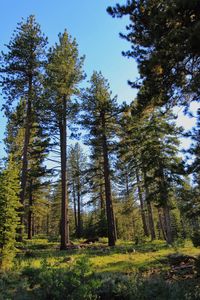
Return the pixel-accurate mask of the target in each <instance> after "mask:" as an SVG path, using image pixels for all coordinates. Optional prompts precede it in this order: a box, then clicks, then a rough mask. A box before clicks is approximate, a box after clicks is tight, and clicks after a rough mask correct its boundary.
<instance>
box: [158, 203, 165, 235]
mask: <svg viewBox="0 0 200 300" xmlns="http://www.w3.org/2000/svg"><path fill="white" fill-rule="evenodd" d="M158 219H159V224H160V228H161V231H162V235H163V238H164V239H165V240H166V239H167V238H166V233H165V225H164V220H163V214H162V210H161V208H160V207H158Z"/></svg>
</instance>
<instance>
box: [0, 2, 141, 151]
mask: <svg viewBox="0 0 200 300" xmlns="http://www.w3.org/2000/svg"><path fill="white" fill-rule="evenodd" d="M115 3H116V1H112V0H109V1H107V0H84V1H83V0H74V1H69V0H57V1H55V0H6V1H2V3H1V18H0V50H5V49H6V48H5V47H4V44H7V43H8V42H9V40H10V37H11V35H12V34H13V31H14V29H15V28H16V25H17V23H18V22H20V21H21V19H22V17H23V18H25V19H26V18H27V17H28V16H29V15H30V14H34V15H35V16H36V20H37V22H38V23H39V24H40V25H41V29H42V31H43V32H44V33H45V34H46V35H47V36H48V39H49V44H50V45H52V44H54V43H55V42H56V41H57V36H58V33H59V32H63V31H64V29H65V28H66V29H67V31H68V32H69V33H70V34H71V35H72V37H74V38H76V40H77V43H78V45H79V51H80V54H81V55H83V54H84V55H86V60H85V65H84V70H85V72H86V74H87V79H89V78H90V76H91V74H92V72H93V70H97V71H102V73H103V75H104V76H105V78H107V79H108V80H109V83H110V87H111V90H112V91H113V94H114V95H115V94H117V95H118V99H119V102H122V101H125V100H127V101H129V102H130V100H133V99H134V96H135V91H134V90H133V89H131V88H130V87H129V86H128V85H127V80H128V79H134V78H136V77H137V68H136V64H135V63H134V61H133V60H128V59H127V58H124V57H122V55H121V51H122V50H126V49H128V47H129V45H128V43H127V42H126V41H123V40H122V39H120V38H119V32H121V31H123V30H124V28H125V24H126V20H121V19H119V20H115V19H112V18H111V17H110V16H109V15H108V14H107V12H106V8H107V6H108V5H112V4H113V5H114V4H115ZM0 103H1V104H2V98H1V99H0ZM0 118H1V122H0V140H2V138H3V133H4V131H5V122H6V120H5V118H3V117H2V113H0ZM2 149H3V145H2V144H0V157H1V156H2Z"/></svg>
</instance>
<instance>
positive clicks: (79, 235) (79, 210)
mask: <svg viewBox="0 0 200 300" xmlns="http://www.w3.org/2000/svg"><path fill="white" fill-rule="evenodd" d="M79 181H80V180H79V178H78V185H77V202H78V203H77V204H78V211H77V213H78V224H77V225H78V226H77V237H78V238H80V237H81V234H82V220H81V195H80V182H79Z"/></svg>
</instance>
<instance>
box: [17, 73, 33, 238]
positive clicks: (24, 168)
mask: <svg viewBox="0 0 200 300" xmlns="http://www.w3.org/2000/svg"><path fill="white" fill-rule="evenodd" d="M31 102H32V76H30V77H29V92H28V102H27V110H26V121H25V136H24V146H23V154H22V172H21V192H20V202H21V204H22V207H21V209H20V227H19V229H18V241H19V242H22V240H23V223H24V202H25V195H26V185H27V170H28V146H29V141H30V132H31V119H32V112H31V110H32V104H31Z"/></svg>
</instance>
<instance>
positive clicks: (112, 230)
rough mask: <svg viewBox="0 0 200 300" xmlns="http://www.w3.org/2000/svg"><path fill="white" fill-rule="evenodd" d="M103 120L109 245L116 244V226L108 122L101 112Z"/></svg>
mask: <svg viewBox="0 0 200 300" xmlns="http://www.w3.org/2000/svg"><path fill="white" fill-rule="evenodd" d="M101 120H102V129H103V135H102V146H103V167H104V181H105V197H106V214H107V223H108V244H109V246H115V242H116V226H115V219H114V211H113V203H112V195H111V183H110V168H109V159H108V145H107V138H106V133H105V132H106V124H105V115H104V113H102V114H101Z"/></svg>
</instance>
